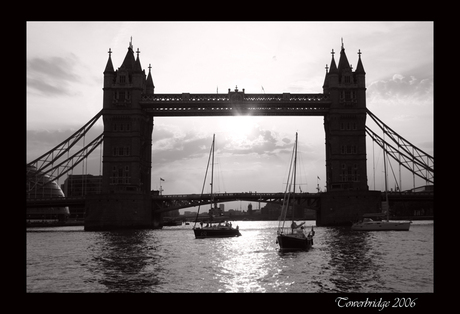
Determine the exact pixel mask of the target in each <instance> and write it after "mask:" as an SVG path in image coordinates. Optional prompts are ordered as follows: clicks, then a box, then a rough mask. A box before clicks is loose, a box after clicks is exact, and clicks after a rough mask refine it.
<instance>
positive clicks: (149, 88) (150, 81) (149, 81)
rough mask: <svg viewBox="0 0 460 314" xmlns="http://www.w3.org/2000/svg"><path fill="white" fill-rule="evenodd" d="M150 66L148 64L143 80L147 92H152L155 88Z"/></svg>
mask: <svg viewBox="0 0 460 314" xmlns="http://www.w3.org/2000/svg"><path fill="white" fill-rule="evenodd" d="M151 69H152V66H151V65H150V64H149V74H148V76H147V81H146V82H145V91H146V93H147V94H153V91H154V90H155V85H153V79H152V73H151V71H150V70H151Z"/></svg>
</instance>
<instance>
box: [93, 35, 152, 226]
mask: <svg viewBox="0 0 460 314" xmlns="http://www.w3.org/2000/svg"><path fill="white" fill-rule="evenodd" d="M111 53H112V51H111V50H110V49H109V59H108V61H107V65H106V67H105V70H104V87H103V112H102V115H103V121H104V148H103V167H102V194H100V195H95V196H92V197H90V198H88V200H87V205H86V215H87V216H86V219H85V230H106V229H114V228H139V227H147V228H148V227H153V220H154V219H153V216H152V205H151V196H150V188H151V183H150V181H151V180H150V177H151V150H152V130H153V116H151V115H149V114H147V113H145V112H144V111H143V110H142V109H141V107H140V105H139V102H140V100H141V96H142V95H143V94H147V95H148V94H153V92H154V88H155V87H154V85H153V80H152V76H151V73H150V67H149V73H148V75H147V76H146V74H145V70H142V68H141V63H140V59H139V53H140V51H139V49H137V51H136V54H137V56H136V58H135V57H134V51H133V46H132V42H130V43H129V47H128V52H127V53H126V56H125V58H124V60H123V63H122V64H121V66H120V67H119V68H118V69H117V70H114V67H113V63H112V58H111Z"/></svg>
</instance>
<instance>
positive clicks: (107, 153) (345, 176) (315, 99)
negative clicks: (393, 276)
mask: <svg viewBox="0 0 460 314" xmlns="http://www.w3.org/2000/svg"><path fill="white" fill-rule="evenodd" d="M134 53H135V52H134V51H133V47H132V44H131V43H130V45H129V47H128V51H127V53H126V56H125V58H124V60H123V63H122V64H121V66H120V67H119V68H118V69H117V70H115V68H114V66H113V63H112V59H111V54H112V51H111V50H110V49H109V57H108V60H107V64H106V66H105V70H104V72H103V74H104V83H103V106H102V110H101V112H100V113H98V115H97V118H99V116H102V118H103V122H104V132H103V134H101V136H99V137H98V140H97V141H96V142H94V141H93V142H94V143H93V142H92V144H91V145H92V146H91V147H87V148H84V149H82V150H81V151H80V152H79V153H77V154H75V155H73V156H71V157H68V158H67V159H66V160H65V161H64V162H57V159H58V157H62V156H65V153H68V151H69V149H70V147H72V146H73V145H74V144H75V141H76V140H77V139H78V138H81V137H82V136H84V134H85V133H86V132H87V130H88V128H89V127H91V125H92V124H93V123H94V121H95V120H94V119H96V117H95V118H93V119H92V122H91V125H90V126H89V127H87V126H86V125H85V127H83V128H82V129H81V130H79V132H77V133H78V134H77V133H76V134H74V135H73V136H71V137H70V138H69V139H68V140H66V141H65V142H64V143H61V144H60V145H58V146H57V147H56V148H55V149H53V150H51V151H50V152H48V153H46V154H45V155H43V156H41V157H39V158H38V159H36V160H34V161H32V162H30V163H28V169H29V168H31V167H35V169H37V171H36V176H38V174H39V173H43V171H45V169H47V168H48V169H50V170H46V171H47V172H46V173H48V175H49V176H50V177H51V178H53V176H54V178H55V177H57V176H62V175H63V174H65V173H66V172H68V171H69V170H70V169H72V168H73V167H74V166H75V165H76V164H78V163H79V162H80V161H81V160H82V159H83V158H86V157H87V155H88V154H89V153H90V152H91V151H93V150H94V147H95V146H96V145H99V144H100V143H102V141H103V143H104V144H103V151H102V165H103V166H102V183H101V191H100V193H98V194H93V195H87V196H86V197H85V198H84V204H85V212H86V217H85V230H107V229H114V228H116V229H119V228H155V227H158V226H159V225H160V223H161V213H162V212H164V211H168V210H173V208H178V207H179V206H186V205H187V204H188V205H190V204H197V202H201V203H203V202H206V201H205V200H203V198H201V200H198V199H197V197H196V196H193V195H186V196H161V197H160V196H152V195H151V167H152V132H153V122H154V119H155V118H156V117H183V116H188V117H196V116H238V115H259V116H323V117H324V130H325V152H326V154H325V157H326V160H325V163H326V189H327V193H320V194H315V193H313V194H310V195H305V196H299V197H300V198H299V200H301V199H302V197H305V200H308V201H310V202H316V204H317V206H318V210H317V221H316V223H317V225H340V224H344V223H348V222H349V221H350V218H351V217H357V216H359V215H361V214H363V213H366V212H377V211H379V210H380V209H379V208H380V201H381V192H380V191H370V190H369V187H368V178H367V164H366V161H367V155H366V134H367V135H370V136H371V137H372V138H373V140H374V141H376V142H377V143H378V144H379V145H380V146H381V147H382V148H383V149H384V150H385V152H386V153H388V154H390V155H391V157H392V158H395V159H400V158H399V157H400V156H401V155H402V156H404V158H403V161H401V160H399V161H398V162H400V163H401V164H403V165H404V167H406V168H407V169H409V170H410V171H413V173H414V174H415V175H418V176H420V177H422V178H424V179H425V180H426V181H427V182H431V183H434V176H433V175H434V158H433V157H431V156H429V155H428V154H426V153H425V152H423V151H421V150H420V149H418V148H417V147H415V146H413V145H412V144H410V143H409V142H408V141H406V140H404V139H403V138H402V137H401V136H399V135H398V134H397V133H396V132H394V131H393V130H391V129H390V128H389V127H388V126H386V125H385V124H384V123H383V122H382V123H380V122H381V121H380V120H378V119H377V120H378V121H379V122H378V125H379V127H380V128H381V129H382V130H383V132H384V133H385V134H389V135H391V136H389V137H390V138H391V140H393V141H397V144H396V145H389V144H388V143H387V142H386V141H385V140H383V139H381V138H379V137H378V136H375V135H374V133H373V132H371V130H370V129H369V128H368V127H367V126H366V118H367V117H368V116H370V117H371V118H372V119H374V121H377V120H376V117H374V115H372V114H371V113H370V111H369V110H368V109H367V108H366V83H365V77H366V72H365V71H364V66H363V63H362V60H361V52H360V51H359V52H358V60H357V66H356V67H355V69H354V70H353V68H352V67H351V65H350V62H349V61H348V58H347V55H346V53H345V48H344V46H343V43H342V47H341V49H340V57H339V61H338V64H337V63H336V61H335V59H334V54H335V53H334V51H333V50H332V53H331V54H332V58H331V61H330V65H329V67H326V73H325V77H324V83H323V86H322V93H311V94H295V93H289V92H286V93H279V94H260V93H259V94H246V92H245V90H244V89H242V90H239V89H238V88H237V87H235V89H234V90H230V89H229V90H228V92H227V93H224V94H218V93H216V94H191V93H178V94H156V93H155V86H154V84H153V76H152V73H151V67H150V66H149V69H148V73H147V74H146V72H145V70H143V69H142V67H141V63H140V57H139V54H140V51H139V49H138V50H137V51H136V54H137V55H136V57H135V56H134ZM93 120H94V121H93ZM306 123H307V122H306ZM398 153H399V157H398V156H397V155H398ZM55 165H57V166H55ZM61 165H62V166H61ZM415 168H416V170H415ZM61 169H63V171H61ZM411 169H414V170H411ZM40 171H42V172H40ZM28 180H29V178H28ZM30 181H33V182H32V184H30V183H29V182H28V187H31V186H36V185H37V184H38V185H39V184H40V179H39V178H38V177H36V178H35V179H31V180H30ZM28 192H29V190H28ZM235 194H236V195H221V196H220V197H221V200H222V201H225V200H227V199H228V200H233V199H241V198H242V199H247V200H255V198H257V199H261V198H262V199H265V201H276V200H279V197H280V195H279V193H278V194H276V193H275V194H270V195H247V194H245V193H235ZM252 197H254V199H253V198H252ZM275 199H276V200H275ZM61 201H62V202H64V200H61ZM69 201H70V200H69ZM73 201H75V202H78V200H73ZM80 201H82V200H80ZM45 202H46V201H45V200H42V201H41V204H44V203H45ZM39 203H40V201H39V200H28V201H27V204H28V205H27V206H28V207H31V206H33V205H34V204H35V205H37V206H39V205H40V204H39ZM201 203H200V204H201ZM188 205H187V206H188Z"/></svg>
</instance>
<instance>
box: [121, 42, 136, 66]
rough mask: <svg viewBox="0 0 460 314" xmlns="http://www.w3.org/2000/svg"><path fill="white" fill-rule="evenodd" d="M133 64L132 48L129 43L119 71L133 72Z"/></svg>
mask: <svg viewBox="0 0 460 314" xmlns="http://www.w3.org/2000/svg"><path fill="white" fill-rule="evenodd" d="M135 62H136V60H134V52H133V47H132V43H131V42H130V43H129V47H128V52H127V53H126V56H125V59H124V60H123V63H122V64H121V67H120V69H125V70H133V68H134V64H135Z"/></svg>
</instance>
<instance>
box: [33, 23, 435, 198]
mask: <svg viewBox="0 0 460 314" xmlns="http://www.w3.org/2000/svg"><path fill="white" fill-rule="evenodd" d="M26 36H27V38H26V49H27V54H26V64H27V71H26V75H27V98H26V128H27V130H26V131H27V143H26V144H27V161H31V160H33V159H34V158H36V157H38V156H39V155H41V154H43V153H45V152H46V151H48V150H49V149H51V148H53V147H54V146H56V145H57V144H59V143H60V142H62V141H63V140H65V139H66V138H67V137H68V136H70V135H71V134H72V133H73V132H75V131H76V130H77V129H78V128H80V127H81V126H83V125H84V124H85V123H86V122H88V121H89V120H90V119H91V118H92V117H93V116H94V115H96V114H97V113H98V112H99V111H100V110H101V109H102V96H103V93H102V85H103V73H102V72H103V71H104V68H105V65H106V63H107V59H108V53H107V52H108V50H109V48H110V49H111V50H112V52H113V53H112V61H113V65H114V67H115V69H117V68H118V67H119V66H120V65H121V63H122V61H123V59H124V57H125V55H126V52H127V48H128V46H129V42H130V40H131V37H132V44H133V47H134V50H137V48H139V50H140V61H141V65H142V68H143V69H145V70H146V73H148V67H149V64H150V65H151V67H152V68H151V71H152V77H153V81H154V85H155V93H159V94H161V93H184V92H188V93H216V92H218V93H227V92H228V89H229V88H230V89H231V90H234V89H235V87H236V86H238V89H240V90H241V89H243V88H244V89H245V92H246V93H263V92H266V93H283V92H290V93H322V84H323V81H324V75H325V71H326V70H325V67H326V65H330V62H331V50H332V49H334V51H335V52H339V51H340V47H341V41H342V39H343V44H344V47H345V52H346V54H347V57H348V60H349V62H350V63H351V64H352V66H353V68H354V67H356V64H357V60H358V55H357V52H358V49H360V50H361V52H362V55H361V59H362V62H363V66H364V70H365V71H366V87H367V108H368V109H369V110H371V111H372V112H373V113H374V114H376V115H377V116H378V117H379V118H380V119H381V120H383V121H384V122H385V123H386V124H387V125H389V126H390V127H391V128H392V129H394V130H395V131H396V132H397V133H399V134H400V135H402V136H403V137H404V138H405V139H406V140H408V141H410V142H411V143H413V144H414V145H416V146H417V147H419V148H421V149H422V150H424V151H425V152H427V153H428V154H430V155H434V151H433V147H434V137H433V132H434V131H433V122H434V121H433V120H434V115H433V106H434V101H433V84H434V77H433V66H434V64H433V55H434V34H433V23H432V22H28V23H27V34H26ZM336 62H338V54H337V55H336ZM367 125H368V126H369V127H370V128H371V129H373V130H374V131H376V132H377V133H378V134H381V132H380V131H379V130H378V129H377V127H376V126H375V124H373V122H372V121H370V119H369V118H368V120H367ZM102 130H103V124H102V119H100V121H98V122H97V124H96V125H95V126H94V127H93V129H92V130H91V131H90V134H89V135H88V139H87V143H88V141H89V140H90V139H92V138H94V137H96V136H97V135H99V134H100V133H101V132H102ZM295 132H298V133H299V161H300V163H301V164H300V165H299V167H300V172H299V173H298V177H299V181H300V183H301V189H302V191H304V192H316V187H317V184H319V186H320V188H321V189H323V188H324V186H325V184H326V183H325V181H324V179H325V172H326V170H325V146H324V143H325V136H324V127H323V118H322V117H258V116H249V117H201V118H196V117H195V118H185V117H183V118H169V117H164V118H154V130H153V148H152V189H158V188H159V187H160V180H159V178H160V177H161V178H163V179H164V180H165V181H164V182H163V181H161V185H162V188H163V189H164V194H187V193H199V192H200V191H201V187H202V184H203V178H204V173H205V170H206V164H207V158H208V153H209V147H210V145H211V142H212V134H213V133H215V134H216V155H215V158H216V166H215V178H214V180H215V190H216V191H217V192H243V191H258V192H281V191H284V185H285V182H286V177H287V171H288V166H289V158H290V156H289V154H290V152H291V150H292V146H293V143H294V139H295ZM367 152H368V155H367V159H368V185H369V187H370V189H376V190H382V189H383V174H382V169H383V155H382V152H381V151H380V150H379V149H378V146H377V145H375V146H373V145H372V142H371V141H370V140H369V139H368V140H367ZM99 161H100V152H99V150H96V151H95V152H94V153H93V154H92V156H91V157H90V159H89V161H88V169H89V172H90V173H92V174H95V175H98V174H99V173H100V162H99ZM393 167H394V169H395V172H397V171H398V170H397V169H398V168H397V166H396V163H395V164H394V166H393ZM78 168H79V167H77V168H76V169H75V172H74V173H75V174H77V173H79V172H78V171H80V173H81V169H80V170H79V169H78ZM374 168H375V170H374ZM318 178H319V179H318ZM398 180H399V179H398ZM412 181H413V176H412V174H410V173H408V172H407V171H405V170H402V188H403V189H410V188H412V187H413V182H412ZM374 182H375V184H374ZM393 182H394V180H393ZM424 184H425V182H424V181H423V180H421V179H419V178H418V177H417V178H416V186H420V185H424ZM389 185H390V186H393V184H392V183H391V182H390V184H389Z"/></svg>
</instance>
